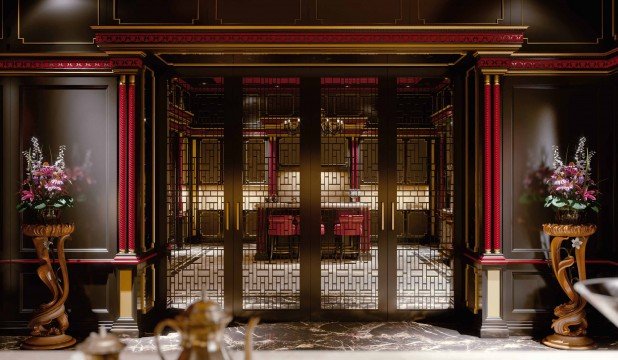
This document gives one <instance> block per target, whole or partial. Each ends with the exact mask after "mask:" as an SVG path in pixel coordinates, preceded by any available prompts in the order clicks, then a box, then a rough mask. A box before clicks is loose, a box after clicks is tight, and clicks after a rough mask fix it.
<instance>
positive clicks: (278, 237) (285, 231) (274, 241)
mask: <svg viewBox="0 0 618 360" xmlns="http://www.w3.org/2000/svg"><path fill="white" fill-rule="evenodd" d="M295 236H297V230H296V226H295V225H294V216H292V215H270V216H269V217H268V237H269V240H270V241H269V242H270V260H272V259H273V255H275V254H288V255H289V257H290V260H291V259H292V242H293V239H292V237H295Z"/></svg>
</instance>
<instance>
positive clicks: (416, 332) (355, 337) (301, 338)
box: [0, 322, 618, 352]
mask: <svg viewBox="0 0 618 360" xmlns="http://www.w3.org/2000/svg"><path fill="white" fill-rule="evenodd" d="M244 330H245V328H244V326H242V325H238V326H231V327H229V328H227V329H226V333H225V342H226V343H227V344H228V347H229V348H230V349H231V350H242V349H243V348H244V334H245V331H244ZM22 339H24V337H0V346H1V348H2V349H5V350H10V349H18V348H19V341H20V340H22ZM178 339H179V336H178V334H176V333H170V334H168V335H166V336H163V337H161V345H162V349H163V350H164V351H173V350H177V349H178ZM253 339H254V340H253V341H254V348H255V349H256V350H260V351H268V350H277V351H282V350H332V351H463V352H468V351H489V352H493V351H519V350H536V351H544V352H551V351H558V350H554V349H551V348H548V347H546V346H544V345H542V344H541V343H540V342H539V341H538V340H537V339H532V338H530V337H527V336H511V337H510V338H508V339H481V338H478V337H476V336H472V335H465V334H461V333H460V332H458V331H456V330H453V329H449V328H446V327H441V326H436V325H430V324H423V323H416V322H371V323H360V322H297V323H273V324H260V325H258V326H257V327H256V329H255V334H254V338H253ZM595 340H596V341H597V342H598V343H599V345H600V346H599V349H600V350H603V349H609V350H618V339H615V338H613V339H598V338H595ZM123 341H124V342H125V343H126V344H127V348H126V350H127V351H128V352H144V351H148V352H150V351H155V350H156V347H155V342H154V337H143V338H139V339H135V338H126V339H123Z"/></svg>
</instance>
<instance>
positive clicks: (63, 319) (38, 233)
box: [21, 226, 76, 350]
mask: <svg viewBox="0 0 618 360" xmlns="http://www.w3.org/2000/svg"><path fill="white" fill-rule="evenodd" d="M27 230H28V229H25V230H24V233H25V234H26V235H30V236H32V235H34V236H35V237H34V239H33V242H34V246H35V248H36V252H37V256H38V258H39V260H40V261H41V265H40V266H39V267H38V269H37V274H38V275H39V278H40V279H41V281H43V283H44V284H45V286H47V288H48V289H49V290H50V292H51V294H52V300H51V301H50V302H48V303H45V304H43V305H41V306H40V307H39V309H38V310H37V311H35V312H34V315H33V317H32V319H31V320H30V323H29V324H28V325H29V327H30V328H31V329H32V332H31V335H32V336H31V337H29V338H28V339H26V340H24V342H22V344H21V347H22V349H28V350H52V349H63V348H67V347H71V346H73V345H74V344H75V342H76V341H75V339H74V338H73V337H71V336H69V335H66V334H65V333H64V332H65V331H66V329H67V328H68V327H69V321H68V318H67V314H66V312H65V308H64V303H65V302H66V300H67V297H68V295H69V276H68V273H67V266H66V258H65V256H64V242H65V241H66V240H67V239H68V238H69V235H70V233H71V232H73V226H70V229H64V228H50V229H46V228H45V227H43V226H40V227H39V228H34V227H33V228H30V230H32V231H31V233H28V232H27ZM54 230H56V231H55V232H54ZM61 230H64V231H61ZM56 233H58V234H56ZM42 235H60V236H59V239H58V246H57V249H58V250H57V252H58V263H59V265H60V271H61V272H62V288H61V287H60V285H59V282H58V278H57V276H56V272H55V271H54V269H53V267H52V263H51V260H50V257H49V242H50V241H51V240H50V237H52V236H42Z"/></svg>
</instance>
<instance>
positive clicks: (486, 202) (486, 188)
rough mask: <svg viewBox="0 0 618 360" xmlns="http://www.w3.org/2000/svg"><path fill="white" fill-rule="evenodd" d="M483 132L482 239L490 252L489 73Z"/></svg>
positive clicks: (486, 250) (490, 150) (486, 84)
mask: <svg viewBox="0 0 618 360" xmlns="http://www.w3.org/2000/svg"><path fill="white" fill-rule="evenodd" d="M484 124H485V132H484V142H485V144H484V145H485V146H484V161H485V168H484V170H485V171H484V174H485V176H484V178H483V188H484V203H483V205H484V207H483V213H484V214H483V218H484V224H485V226H484V228H485V234H484V240H485V253H486V254H488V253H491V243H492V241H491V240H492V235H493V233H492V230H493V229H492V223H491V222H492V211H493V209H492V191H491V188H492V176H491V172H492V170H493V166H492V147H491V140H492V132H491V124H492V116H491V79H490V76H489V75H485V122H484Z"/></svg>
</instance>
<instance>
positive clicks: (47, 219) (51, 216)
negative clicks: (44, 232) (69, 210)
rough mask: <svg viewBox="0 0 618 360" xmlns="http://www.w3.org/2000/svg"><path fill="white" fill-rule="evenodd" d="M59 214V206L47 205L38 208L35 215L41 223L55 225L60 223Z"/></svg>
mask: <svg viewBox="0 0 618 360" xmlns="http://www.w3.org/2000/svg"><path fill="white" fill-rule="evenodd" d="M61 214H62V213H61V210H60V208H57V207H53V206H48V207H46V208H44V209H42V210H40V211H39V212H38V214H37V215H38V218H39V221H40V222H41V224H44V225H55V224H60V217H61Z"/></svg>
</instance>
